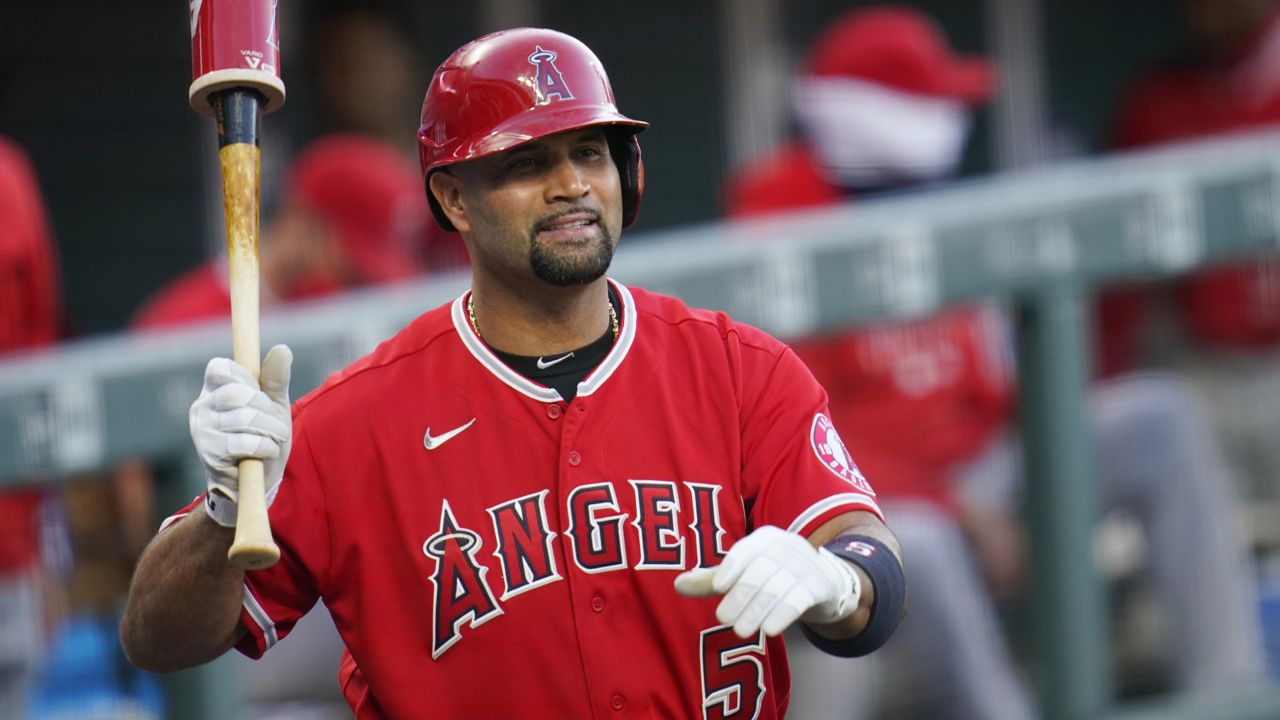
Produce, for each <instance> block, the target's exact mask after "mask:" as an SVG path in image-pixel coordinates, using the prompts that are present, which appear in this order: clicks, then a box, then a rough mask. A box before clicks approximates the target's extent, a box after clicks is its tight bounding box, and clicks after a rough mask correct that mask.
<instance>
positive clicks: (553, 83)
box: [529, 45, 573, 105]
mask: <svg viewBox="0 0 1280 720" xmlns="http://www.w3.org/2000/svg"><path fill="white" fill-rule="evenodd" d="M534 48H535V49H534V51H533V53H532V54H531V55H529V64H530V65H532V66H534V67H535V68H537V70H536V71H535V73H536V76H537V77H536V79H537V82H538V104H539V105H546V104H547V103H549V102H551V99H552V98H555V99H556V100H572V99H573V92H572V91H570V90H569V86H568V85H567V84H565V81H564V76H563V75H561V74H560V68H558V67H556V57H557V55H556V53H555V51H554V50H543V49H542V46H541V45H535V46H534Z"/></svg>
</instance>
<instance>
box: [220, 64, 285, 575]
mask: <svg viewBox="0 0 1280 720" xmlns="http://www.w3.org/2000/svg"><path fill="white" fill-rule="evenodd" d="M210 100H211V101H212V103H213V109H214V115H215V117H216V118H217V121H218V161H219V166H220V167H221V170H222V207H223V212H224V214H225V217H226V224H227V270H228V275H229V280H230V289H231V354H232V359H234V360H235V361H236V362H237V363H239V364H240V365H241V366H243V367H244V368H245V369H246V370H248V371H249V372H251V373H253V376H254V377H255V378H256V377H257V376H258V372H259V371H260V370H261V356H262V353H261V348H260V347H259V339H258V198H259V189H260V184H261V167H262V157H261V151H260V150H259V147H258V129H259V126H260V125H261V122H262V102H263V98H262V95H261V94H259V93H258V92H257V91H256V90H252V89H247V88H232V89H230V90H222V91H219V92H215V93H213V94H212V95H211V97H210ZM265 489H266V488H265V481H264V476H263V468H262V461H261V460H241V461H240V487H239V503H238V506H237V512H236V535H235V540H234V541H233V542H232V543H231V549H230V550H228V551H227V559H228V560H229V561H230V562H231V564H232V565H234V566H236V567H239V568H245V569H247V570H256V569H260V568H265V567H270V566H272V565H274V564H275V563H276V561H277V560H279V559H280V548H279V547H277V546H276V544H275V540H273V539H272V537H271V524H270V521H269V520H268V519H267V503H266V494H265Z"/></svg>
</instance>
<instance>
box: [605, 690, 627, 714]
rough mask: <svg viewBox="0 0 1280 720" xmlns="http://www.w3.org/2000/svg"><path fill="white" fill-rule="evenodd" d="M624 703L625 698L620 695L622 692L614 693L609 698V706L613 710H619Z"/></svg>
mask: <svg viewBox="0 0 1280 720" xmlns="http://www.w3.org/2000/svg"><path fill="white" fill-rule="evenodd" d="M626 704H627V699H626V698H624V697H622V693H614V694H613V697H611V698H609V707H611V708H613V709H614V710H621V709H622V708H623V707H624V706H625V705H626Z"/></svg>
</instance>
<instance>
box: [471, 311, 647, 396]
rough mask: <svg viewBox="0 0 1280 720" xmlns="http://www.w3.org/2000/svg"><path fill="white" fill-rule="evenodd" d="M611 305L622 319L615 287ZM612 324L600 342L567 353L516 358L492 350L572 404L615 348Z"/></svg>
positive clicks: (515, 356) (500, 358)
mask: <svg viewBox="0 0 1280 720" xmlns="http://www.w3.org/2000/svg"><path fill="white" fill-rule="evenodd" d="M609 304H610V305H612V306H613V311H614V312H615V313H617V314H618V317H622V309H621V308H620V307H619V302H618V298H617V297H616V296H615V295H614V292H613V287H610V288H609ZM609 325H610V326H609V327H608V328H606V329H605V331H604V334H603V335H601V336H600V337H599V339H597V340H595V341H594V342H592V343H590V344H588V345H585V346H583V347H580V348H578V349H577V350H571V351H569V352H566V353H557V354H554V355H549V356H548V355H543V356H541V357H529V356H527V355H512V354H511V353H507V352H503V351H501V350H498V349H496V348H492V347H491V348H489V349H490V350H492V351H493V354H494V355H497V356H498V359H499V360H501V361H502V362H503V363H504V364H505V365H506V366H507V367H509V368H511V369H512V370H515V371H516V372H518V373H520V374H521V375H523V376H525V377H526V378H529V379H530V380H532V381H534V382H536V383H538V384H540V385H546V386H547V387H549V388H554V389H555V390H556V392H558V393H560V397H562V398H564V401H565V402H571V401H572V400H573V398H574V397H576V396H577V394H578V383H580V382H582V381H583V380H585V379H586V377H587V375H588V374H590V373H591V371H592V370H594V369H595V368H596V366H597V365H599V364H600V361H601V360H604V357H605V356H606V355H608V354H609V350H611V349H612V348H613V342H614V337H613V323H610V324H609ZM560 358H564V359H563V360H561V359H560Z"/></svg>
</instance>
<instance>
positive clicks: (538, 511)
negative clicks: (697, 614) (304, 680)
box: [422, 480, 727, 659]
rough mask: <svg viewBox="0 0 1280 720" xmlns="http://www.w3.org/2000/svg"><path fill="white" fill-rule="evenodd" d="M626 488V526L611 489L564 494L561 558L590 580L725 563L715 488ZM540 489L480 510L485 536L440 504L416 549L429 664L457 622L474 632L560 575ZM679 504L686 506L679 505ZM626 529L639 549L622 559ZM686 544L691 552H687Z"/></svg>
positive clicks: (596, 486) (448, 643) (448, 642)
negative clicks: (427, 561)
mask: <svg viewBox="0 0 1280 720" xmlns="http://www.w3.org/2000/svg"><path fill="white" fill-rule="evenodd" d="M629 483H630V485H631V488H632V491H633V494H634V505H633V507H634V508H636V511H635V517H634V518H632V519H631V521H630V522H627V518H628V513H626V512H624V511H623V510H622V508H621V505H620V504H619V503H618V499H617V496H616V495H615V492H616V491H615V486H614V485H613V484H612V483H607V482H602V483H590V484H586V485H581V486H578V487H576V488H574V489H573V490H572V491H570V492H569V494H568V496H567V498H566V500H565V513H564V517H565V518H567V519H568V524H567V527H566V528H565V530H564V532H563V533H559V534H562V535H564V536H566V537H567V539H568V543H569V544H568V547H567V548H566V554H567V555H568V556H569V557H571V558H573V562H574V563H575V564H576V565H577V566H578V569H580V570H581V571H582V572H586V573H593V574H594V573H605V572H616V571H619V570H626V569H628V568H631V567H635V568H636V569H639V570H658V569H666V570H671V571H672V572H681V571H684V570H686V569H688V568H687V567H686V566H687V564H688V560H689V559H690V558H692V560H693V562H694V563H696V565H695V567H709V566H712V565H718V564H719V563H720V561H721V560H723V559H724V556H725V547H724V544H725V535H726V534H727V533H726V531H725V529H724V527H723V525H722V523H721V521H720V507H719V496H720V490H721V488H720V486H718V485H709V484H705V483H695V482H684V483H676V482H672V481H669V480H631V481H629ZM681 486H683V488H682V487H681ZM548 492H549V491H547V490H542V491H539V492H537V493H532V494H529V495H524V496H522V497H518V498H513V499H510V500H505V501H503V502H500V503H498V504H496V505H493V506H491V507H489V508H487V509H486V512H487V513H488V515H489V521H490V522H489V526H491V527H492V529H493V534H492V536H491V537H490V538H486V537H482V536H481V534H480V533H479V532H477V531H476V530H474V529H472V528H471V527H468V526H467V525H465V524H463V523H462V522H460V521H459V519H458V518H457V516H456V515H455V514H454V512H453V509H452V508H451V507H450V505H449V501H448V500H445V501H444V502H443V503H442V505H441V509H440V526H439V528H438V529H437V530H436V532H435V533H433V534H432V535H431V537H429V538H427V539H426V541H425V542H424V543H423V544H422V551H423V553H424V554H426V555H427V556H428V557H430V558H431V559H432V560H433V561H434V562H435V569H434V572H433V573H432V574H431V576H430V580H431V583H432V586H433V590H434V593H433V598H432V616H433V623H432V628H433V631H432V635H433V637H432V645H431V647H432V655H431V656H432V659H437V658H439V657H440V656H441V655H442V654H444V652H445V651H447V650H448V649H449V648H450V647H452V646H453V645H454V643H456V642H458V641H459V640H461V639H462V628H463V626H470V627H472V628H475V627H478V626H480V625H482V624H484V623H485V622H488V621H489V620H492V619H493V618H495V617H497V616H499V615H501V614H502V603H504V602H506V601H507V600H508V599H510V598H512V597H514V596H516V595H519V594H520V593H523V592H527V591H530V590H533V589H536V588H539V587H543V586H545V585H549V584H551V583H554V582H558V581H560V580H562V579H563V576H562V575H561V573H560V570H559V569H558V568H557V567H556V552H555V547H554V543H555V540H556V535H557V533H556V532H554V531H552V530H551V526H550V523H549V522H548V519H547V517H548V515H547V495H548ZM682 500H683V501H686V502H687V504H686V505H682ZM683 508H688V510H687V511H686V510H684V509H683ZM464 520H471V518H464ZM685 520H687V522H684V521H685ZM628 525H630V526H631V528H632V529H633V531H634V533H635V536H636V543H635V547H638V548H639V549H640V551H639V553H638V555H639V557H638V558H634V559H632V558H629V557H628V556H627V538H626V537H625V532H626V526H628ZM684 528H688V533H687V534H686V533H685V532H684ZM486 541H488V542H489V544H488V547H491V548H493V550H492V555H493V556H494V557H495V558H496V559H497V561H498V563H497V564H498V567H499V568H500V570H501V574H502V587H501V595H498V596H495V590H496V589H497V588H496V585H497V582H496V580H491V579H490V578H489V577H488V575H489V568H488V567H486V566H485V565H484V563H483V562H481V560H480V557H481V550H482V549H483V548H484V547H486ZM686 545H689V546H691V549H689V550H688V551H686Z"/></svg>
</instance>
